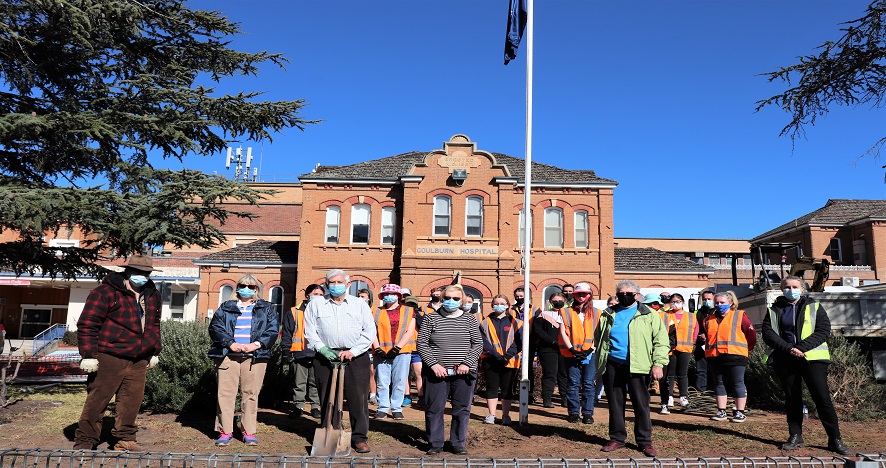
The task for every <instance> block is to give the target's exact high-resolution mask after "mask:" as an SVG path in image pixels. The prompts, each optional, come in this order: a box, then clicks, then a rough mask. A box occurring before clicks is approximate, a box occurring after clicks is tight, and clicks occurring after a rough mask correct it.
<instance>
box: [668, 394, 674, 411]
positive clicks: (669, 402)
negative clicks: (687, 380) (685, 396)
mask: <svg viewBox="0 0 886 468" xmlns="http://www.w3.org/2000/svg"><path fill="white" fill-rule="evenodd" d="M668 406H670V407H671V408H673V407H674V397H672V396H669V397H668Z"/></svg>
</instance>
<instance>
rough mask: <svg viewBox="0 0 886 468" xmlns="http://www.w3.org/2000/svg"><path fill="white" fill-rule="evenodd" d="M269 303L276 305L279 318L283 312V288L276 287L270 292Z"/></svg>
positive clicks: (275, 309)
mask: <svg viewBox="0 0 886 468" xmlns="http://www.w3.org/2000/svg"><path fill="white" fill-rule="evenodd" d="M268 302H270V303H271V304H273V305H274V311H275V312H277V318H280V314H281V313H282V312H283V288H282V287H280V286H274V287H272V288H271V290H270V291H268Z"/></svg>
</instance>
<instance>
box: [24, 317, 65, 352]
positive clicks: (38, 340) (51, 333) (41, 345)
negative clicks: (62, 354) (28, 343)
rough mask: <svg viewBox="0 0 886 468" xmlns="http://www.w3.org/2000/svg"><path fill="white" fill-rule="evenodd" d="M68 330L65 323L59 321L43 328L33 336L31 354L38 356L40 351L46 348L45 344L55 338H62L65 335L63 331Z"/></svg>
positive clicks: (47, 344) (48, 343)
mask: <svg viewBox="0 0 886 468" xmlns="http://www.w3.org/2000/svg"><path fill="white" fill-rule="evenodd" d="M66 331H68V326H67V325H62V324H60V323H56V324H53V325H52V326H51V327H49V328H47V329H46V330H43V331H42V332H40V333H38V334H37V336H35V337H34V344H33V350H32V351H31V354H32V355H34V356H38V355H39V354H40V353H42V352H43V350H44V349H46V347H47V346H49V345H50V343H52V342H53V341H55V340H60V339H62V337H63V336H65V332H66Z"/></svg>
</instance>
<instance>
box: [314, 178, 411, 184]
mask: <svg viewBox="0 0 886 468" xmlns="http://www.w3.org/2000/svg"><path fill="white" fill-rule="evenodd" d="M300 180H301V182H302V183H303V184H347V185H397V184H398V183H400V180H399V179H345V178H341V177H338V178H331V177H330V178H326V177H305V178H302V179H300Z"/></svg>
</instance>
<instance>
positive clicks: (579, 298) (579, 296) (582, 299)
mask: <svg viewBox="0 0 886 468" xmlns="http://www.w3.org/2000/svg"><path fill="white" fill-rule="evenodd" d="M572 297H573V298H575V300H576V301H577V302H578V303H579V304H584V303H585V302H588V299H590V298H591V295H590V294H573V295H572Z"/></svg>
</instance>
